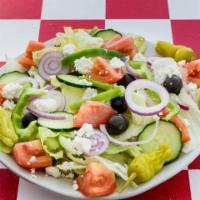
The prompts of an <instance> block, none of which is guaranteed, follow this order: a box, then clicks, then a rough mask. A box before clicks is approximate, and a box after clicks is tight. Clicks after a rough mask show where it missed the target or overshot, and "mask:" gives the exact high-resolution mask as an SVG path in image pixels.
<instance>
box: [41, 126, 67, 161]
mask: <svg viewBox="0 0 200 200" xmlns="http://www.w3.org/2000/svg"><path fill="white" fill-rule="evenodd" d="M38 136H39V138H40V140H41V142H42V146H43V148H44V150H45V152H47V153H48V154H49V155H50V156H51V157H53V158H55V159H56V160H57V159H62V158H63V157H64V152H63V150H62V148H61V146H60V144H59V140H58V136H59V134H58V133H55V132H52V131H51V130H49V129H48V128H45V127H39V128H38Z"/></svg>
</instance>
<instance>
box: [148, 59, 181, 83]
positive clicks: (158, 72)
mask: <svg viewBox="0 0 200 200" xmlns="http://www.w3.org/2000/svg"><path fill="white" fill-rule="evenodd" d="M151 67H152V70H153V74H154V80H155V81H156V82H158V83H159V84H163V82H164V81H165V79H166V77H167V76H169V77H171V76H172V75H173V74H175V75H177V76H179V77H180V78H182V75H181V71H180V69H179V67H178V65H177V63H176V62H175V61H174V59H172V58H160V59H157V60H155V61H154V62H153V63H152V66H151Z"/></svg>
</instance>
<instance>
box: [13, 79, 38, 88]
mask: <svg viewBox="0 0 200 200" xmlns="http://www.w3.org/2000/svg"><path fill="white" fill-rule="evenodd" d="M15 83H19V84H24V83H31V84H32V87H33V88H36V89H37V88H39V84H38V82H37V81H36V80H35V79H33V78H31V77H23V78H20V79H17V80H16V81H15Z"/></svg>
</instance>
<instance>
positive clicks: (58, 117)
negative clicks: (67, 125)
mask: <svg viewBox="0 0 200 200" xmlns="http://www.w3.org/2000/svg"><path fill="white" fill-rule="evenodd" d="M27 109H28V110H29V112H31V113H32V114H33V115H35V116H37V117H42V118H46V119H52V120H64V119H65V118H66V117H65V116H64V115H62V114H60V115H58V114H52V113H45V112H42V111H39V110H37V109H35V108H33V107H32V106H31V105H29V106H28V108H27Z"/></svg>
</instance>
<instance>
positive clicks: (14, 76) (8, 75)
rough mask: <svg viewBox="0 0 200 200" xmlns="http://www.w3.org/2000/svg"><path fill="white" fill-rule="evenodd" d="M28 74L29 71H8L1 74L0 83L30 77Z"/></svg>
mask: <svg viewBox="0 0 200 200" xmlns="http://www.w3.org/2000/svg"><path fill="white" fill-rule="evenodd" d="M28 76H29V75H28V74H27V73H22V72H18V71H13V72H8V73H5V74H2V75H1V76H0V83H4V84H8V83H11V82H15V81H16V80H17V79H19V78H23V77H28Z"/></svg>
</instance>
